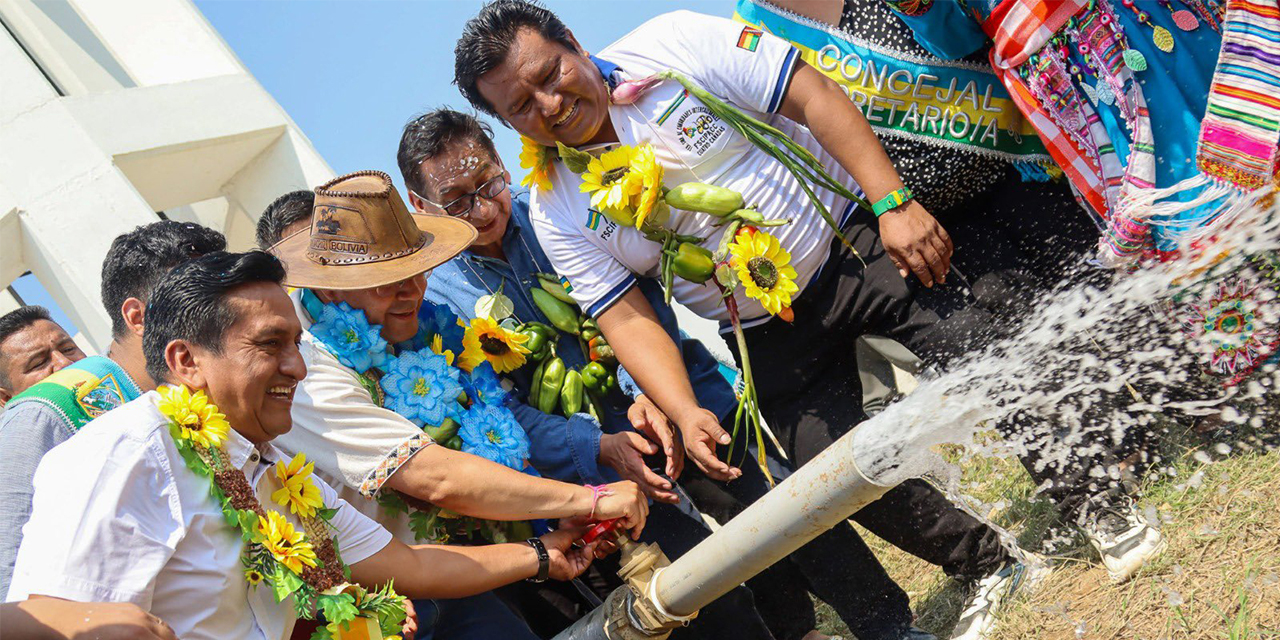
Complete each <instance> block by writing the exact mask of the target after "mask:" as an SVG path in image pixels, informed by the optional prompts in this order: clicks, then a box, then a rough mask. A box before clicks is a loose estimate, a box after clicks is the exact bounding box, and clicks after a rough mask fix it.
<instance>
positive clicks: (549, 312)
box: [529, 287, 579, 336]
mask: <svg viewBox="0 0 1280 640" xmlns="http://www.w3.org/2000/svg"><path fill="white" fill-rule="evenodd" d="M529 293H530V294H531V295H533V303H534V304H536V305H538V310H539V311H541V312H542V315H544V316H546V317H547V320H550V321H551V324H553V325H555V326H556V328H557V329H559V330H561V331H563V332H565V333H572V334H573V335H575V336H576V335H578V331H579V327H578V310H577V309H576V308H575V307H571V306H569V305H568V304H565V303H564V302H562V301H560V300H558V299H556V297H555V296H553V295H551V294H550V293H547V292H546V291H544V290H542V288H541V287H539V288H537V289H529Z"/></svg>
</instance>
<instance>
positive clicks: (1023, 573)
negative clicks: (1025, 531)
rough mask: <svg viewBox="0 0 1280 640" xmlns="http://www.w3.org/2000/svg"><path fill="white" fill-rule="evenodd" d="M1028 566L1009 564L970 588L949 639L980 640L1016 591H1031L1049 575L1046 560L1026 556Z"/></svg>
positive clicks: (1050, 568)
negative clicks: (970, 591) (967, 598)
mask: <svg viewBox="0 0 1280 640" xmlns="http://www.w3.org/2000/svg"><path fill="white" fill-rule="evenodd" d="M1026 556H1027V560H1028V563H1026V564H1024V563H1022V562H1018V561H1016V560H1015V561H1010V562H1008V563H1006V564H1004V565H1002V566H1001V567H1000V568H999V569H997V570H996V571H995V573H992V574H990V575H988V576H987V577H985V578H983V579H982V580H981V581H979V582H978V584H977V585H976V586H975V587H974V590H973V596H972V599H971V600H970V601H969V606H968V607H965V610H964V612H963V613H961V614H960V621H959V622H957V623H956V629H955V631H954V632H953V634H952V636H951V640H982V639H983V638H986V637H987V634H988V633H989V632H990V631H991V629H992V628H993V627H995V625H996V611H997V610H998V609H999V608H1000V606H1001V605H1002V604H1004V603H1005V602H1007V601H1008V599H1009V598H1010V597H1011V596H1012V595H1013V594H1014V593H1016V592H1017V591H1018V590H1020V589H1032V588H1034V587H1035V586H1036V585H1037V584H1039V583H1040V581H1041V580H1043V579H1044V578H1045V577H1046V576H1048V575H1049V574H1050V573H1052V572H1053V568H1052V567H1050V566H1049V563H1048V560H1046V559H1045V558H1043V557H1041V556H1038V555H1036V554H1033V553H1027V554H1026Z"/></svg>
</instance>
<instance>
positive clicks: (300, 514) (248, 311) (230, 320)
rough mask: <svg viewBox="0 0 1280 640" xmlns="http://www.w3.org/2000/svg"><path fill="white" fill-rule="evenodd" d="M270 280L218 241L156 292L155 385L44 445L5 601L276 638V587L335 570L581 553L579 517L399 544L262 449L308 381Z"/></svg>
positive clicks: (285, 610) (401, 582)
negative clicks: (129, 606) (33, 600)
mask: <svg viewBox="0 0 1280 640" xmlns="http://www.w3.org/2000/svg"><path fill="white" fill-rule="evenodd" d="M283 277H284V268H283V267H282V265H281V264H280V262H279V261H278V260H276V259H275V258H274V257H272V256H270V255H269V254H266V253H262V252H250V253H245V254H229V253H223V252H217V253H213V254H210V255H207V256H204V257H202V258H199V259H196V260H193V261H191V262H189V263H187V264H185V265H182V266H180V267H178V268H177V269H175V270H174V272H173V273H172V274H171V275H170V276H169V277H168V278H167V279H166V280H165V281H164V282H163V283H162V284H161V285H160V286H159V287H157V288H156V290H155V292H154V294H153V295H152V298H151V300H150V302H149V303H148V305H147V309H146V315H147V329H146V333H145V335H144V350H145V353H146V362H147V372H148V373H149V374H150V376H151V377H152V378H154V379H155V380H157V381H158V382H161V383H164V384H166V385H168V388H167V389H162V390H161V391H160V392H154V391H153V392H149V393H147V394H145V395H143V396H142V397H140V398H138V399H137V400H134V401H133V402H130V403H128V404H127V405H125V406H123V407H120V408H119V409H117V410H115V411H112V412H110V413H109V414H107V415H105V416H103V417H102V418H100V419H99V424H97V425H95V427H96V428H94V429H89V430H86V431H84V432H82V434H81V436H80V437H77V438H73V439H71V440H69V441H67V442H66V443H63V444H62V445H60V446H58V447H57V448H55V449H54V450H53V451H51V452H49V454H48V455H47V456H46V457H45V460H44V462H42V463H41V466H40V469H39V471H38V472H37V474H36V499H35V503H34V510H33V512H32V517H31V520H30V521H29V522H28V523H27V526H26V530H25V531H26V537H25V542H24V544H23V546H22V549H21V551H20V552H19V555H18V563H17V568H16V571H15V574H14V582H13V585H12V586H11V587H10V590H9V596H8V599H9V600H10V601H14V600H22V599H25V598H28V597H51V598H61V599H65V600H75V601H82V602H89V601H101V602H129V603H133V604H136V605H138V606H140V607H142V608H143V609H144V610H146V611H148V612H150V613H151V614H152V615H154V616H156V617H158V618H160V619H161V620H163V621H164V622H165V623H167V624H168V625H169V626H170V627H172V629H173V631H174V633H175V634H176V635H177V636H179V637H182V638H186V639H187V640H192V639H200V638H210V639H213V638H277V639H281V640H283V639H284V638H288V637H290V634H291V632H292V630H293V626H294V622H295V620H296V617H297V609H298V608H299V607H295V603H294V601H293V600H292V599H291V598H296V597H300V596H297V595H294V596H290V597H286V598H282V599H277V597H276V595H275V593H277V592H282V593H285V594H293V593H301V592H297V591H295V590H298V589H303V586H299V585H305V588H307V589H312V590H313V591H312V594H311V595H310V596H309V597H313V598H314V597H316V596H315V593H333V592H335V590H337V589H342V588H343V585H344V583H345V580H346V578H345V577H344V574H345V573H346V571H347V570H348V569H349V571H350V573H349V575H350V580H352V581H354V582H355V583H357V584H360V585H363V586H364V587H365V588H366V589H370V590H372V589H375V588H378V587H379V586H380V585H383V584H386V583H387V582H389V581H391V580H394V581H395V587H396V589H397V590H398V591H400V592H402V593H404V594H406V595H409V596H412V597H457V596H463V595H469V594H473V593H477V592H481V591H485V590H487V589H492V588H493V587H496V586H498V585H501V584H506V583H509V582H513V581H516V580H520V579H523V578H528V577H534V576H538V575H542V576H550V577H554V578H558V579H568V578H571V577H573V576H576V575H578V574H579V573H581V572H582V571H583V570H584V569H585V568H586V567H587V566H588V565H589V564H590V561H591V554H592V553H593V552H594V548H593V546H592V545H589V546H587V547H586V548H583V549H571V548H570V545H571V544H572V542H573V541H574V539H576V538H577V537H578V536H580V535H581V533H582V532H583V531H584V529H582V528H578V529H565V530H561V531H556V532H552V533H549V534H547V535H544V536H542V537H541V538H537V539H531V540H530V541H529V542H528V543H527V544H526V543H516V544H499V545H491V546H487V547H472V548H458V547H438V546H417V547H410V546H408V545H405V544H403V543H401V542H399V541H397V540H395V539H393V537H392V536H391V534H390V533H389V532H387V531H386V530H385V529H383V528H382V527H380V526H378V524H377V523H375V522H374V521H372V520H370V519H369V518H367V517H366V516H364V515H362V514H361V513H359V512H358V511H356V510H355V509H353V508H352V507H351V505H349V504H347V502H346V501H344V500H342V499H341V498H339V497H338V496H337V493H336V492H335V491H334V490H333V489H332V488H330V487H329V485H328V484H326V483H324V482H323V481H322V480H320V479H319V478H315V477H314V476H313V475H312V472H311V468H310V466H307V465H304V464H302V463H303V462H305V460H302V459H300V458H295V459H294V460H293V461H290V460H289V459H288V458H287V457H285V456H284V455H283V454H282V453H281V452H280V450H279V449H276V448H275V447H274V446H273V445H272V440H274V439H275V438H277V437H278V436H280V435H282V434H284V433H287V432H288V431H289V430H290V428H291V427H292V418H291V415H290V412H291V407H292V403H293V394H294V391H295V389H296V388H297V385H298V383H299V382H300V381H301V380H303V379H304V378H305V377H306V375H307V367H306V365H305V363H304V362H303V359H302V356H301V354H300V353H299V344H300V342H301V339H302V332H303V329H302V326H301V325H300V324H299V322H298V318H297V316H296V315H295V313H294V310H293V304H292V302H291V301H290V300H289V298H288V296H287V295H286V294H285V291H284V289H283V288H282V287H281V286H280V283H281V280H282V279H283ZM206 403H207V404H206ZM180 451H181V452H180ZM286 463H288V464H286ZM211 484H212V485H214V486H216V488H217V491H213V489H212V488H211V486H210V485H211ZM228 509H234V510H235V511H234V512H233V513H234V514H236V517H235V518H231V519H230V520H229V519H228V518H227V517H226V515H225V514H226V513H227V510H228ZM246 514H247V515H246ZM68 523H77V524H76V526H68ZM330 537H332V540H330ZM264 580H266V581H267V582H268V583H269V584H259V583H261V582H262V581H264ZM281 600H282V601H281ZM300 608H301V609H302V610H303V611H309V610H310V609H312V608H313V607H309V606H306V605H305V604H304V605H302V606H301V607H300ZM325 613H326V614H331V613H332V611H330V610H329V609H326V611H325ZM370 613H373V612H370ZM378 615H380V616H381V615H385V611H383V612H378ZM406 624H407V627H406V629H405V631H406V632H409V633H412V632H413V631H414V626H415V625H414V624H413V623H412V622H409V623H406Z"/></svg>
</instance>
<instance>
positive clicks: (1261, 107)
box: [1196, 0, 1280, 190]
mask: <svg viewBox="0 0 1280 640" xmlns="http://www.w3.org/2000/svg"><path fill="white" fill-rule="evenodd" d="M1277 143H1280V1H1278V0H1230V2H1229V3H1228V4H1227V19H1226V23H1225V24H1224V25H1223V35H1222V53H1221V54H1220V55H1219V57H1218V67H1217V69H1216V70H1215V71H1214V74H1213V87H1212V88H1211V89H1210V92H1209V108H1208V111H1207V113H1206V114H1205V117H1204V121H1203V122H1202V123H1201V127H1200V142H1199V148H1198V149H1197V152H1196V166H1197V167H1199V169H1200V171H1202V172H1204V173H1205V174H1207V175H1210V176H1213V177H1215V178H1218V179H1220V180H1224V181H1226V182H1229V183H1232V184H1234V185H1236V186H1237V187H1239V188H1241V189H1244V190H1252V189H1257V188H1259V187H1263V186H1266V185H1268V184H1271V182H1272V177H1273V176H1274V175H1275V173H1276V145H1277Z"/></svg>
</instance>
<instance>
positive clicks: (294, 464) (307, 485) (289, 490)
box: [271, 453, 324, 518]
mask: <svg viewBox="0 0 1280 640" xmlns="http://www.w3.org/2000/svg"><path fill="white" fill-rule="evenodd" d="M315 468H316V463H314V462H307V454H305V453H299V454H298V455H296V456H294V457H293V460H290V461H289V464H287V465H286V464H285V463H284V461H283V460H281V461H279V462H277V463H276V478H277V479H279V480H280V484H281V485H282V486H281V488H279V489H277V490H276V491H275V492H274V493H272V494H271V499H272V500H275V501H276V504H278V505H280V506H282V507H289V511H290V512H291V513H296V514H298V516H299V517H302V518H310V517H311V516H314V515H315V514H316V510H317V509H323V508H324V500H323V499H322V498H321V497H320V487H317V486H316V483H315V482H313V481H312V480H311V472H312V471H314V470H315Z"/></svg>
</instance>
